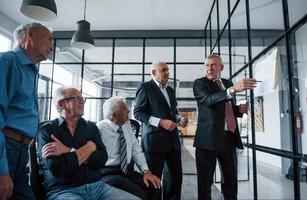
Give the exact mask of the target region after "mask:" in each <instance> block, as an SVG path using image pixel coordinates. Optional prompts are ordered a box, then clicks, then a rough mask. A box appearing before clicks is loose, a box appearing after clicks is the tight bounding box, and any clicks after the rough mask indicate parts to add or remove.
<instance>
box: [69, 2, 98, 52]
mask: <svg viewBox="0 0 307 200" xmlns="http://www.w3.org/2000/svg"><path fill="white" fill-rule="evenodd" d="M85 13H86V0H85V4H84V18H83V20H80V21H78V22H77V24H78V30H77V31H76V32H75V33H74V35H73V36H72V39H71V46H72V47H76V48H79V49H90V48H93V47H95V44H94V39H93V37H92V34H91V31H90V23H89V22H88V21H86V20H85Z"/></svg>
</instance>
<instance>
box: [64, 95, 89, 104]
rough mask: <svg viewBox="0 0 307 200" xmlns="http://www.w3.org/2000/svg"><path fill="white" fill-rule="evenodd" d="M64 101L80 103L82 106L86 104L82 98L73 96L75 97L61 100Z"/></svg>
mask: <svg viewBox="0 0 307 200" xmlns="http://www.w3.org/2000/svg"><path fill="white" fill-rule="evenodd" d="M61 100H63V101H69V100H75V101H78V102H79V103H80V104H84V103H85V102H86V99H85V98H84V97H81V96H73V97H66V98H64V99H61Z"/></svg>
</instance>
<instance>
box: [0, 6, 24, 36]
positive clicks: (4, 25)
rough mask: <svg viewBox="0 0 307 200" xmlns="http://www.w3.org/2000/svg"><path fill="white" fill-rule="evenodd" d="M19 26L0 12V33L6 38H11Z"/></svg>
mask: <svg viewBox="0 0 307 200" xmlns="http://www.w3.org/2000/svg"><path fill="white" fill-rule="evenodd" d="M18 25H19V24H18V23H17V22H16V21H14V20H13V19H11V18H9V17H8V16H6V15H5V14H3V13H2V12H0V32H1V33H2V34H5V35H6V36H8V37H12V34H13V32H14V30H15V29H16V28H17V26H18Z"/></svg>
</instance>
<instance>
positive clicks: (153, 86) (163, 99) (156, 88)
mask: <svg viewBox="0 0 307 200" xmlns="http://www.w3.org/2000/svg"><path fill="white" fill-rule="evenodd" d="M151 86H152V88H153V90H154V94H156V95H157V96H158V98H159V99H161V101H164V104H165V105H167V107H168V108H169V106H168V103H167V101H166V99H165V97H164V95H163V94H162V92H161V90H160V88H159V87H158V86H157V84H156V82H155V81H154V80H151Z"/></svg>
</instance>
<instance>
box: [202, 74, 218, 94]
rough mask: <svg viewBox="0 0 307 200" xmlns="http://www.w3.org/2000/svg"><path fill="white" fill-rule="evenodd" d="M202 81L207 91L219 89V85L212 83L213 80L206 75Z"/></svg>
mask: <svg viewBox="0 0 307 200" xmlns="http://www.w3.org/2000/svg"><path fill="white" fill-rule="evenodd" d="M204 81H205V83H206V85H207V87H208V89H209V91H212V92H213V93H215V92H218V91H220V88H219V86H218V85H217V84H216V83H214V81H212V80H209V79H208V78H207V77H204Z"/></svg>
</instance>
